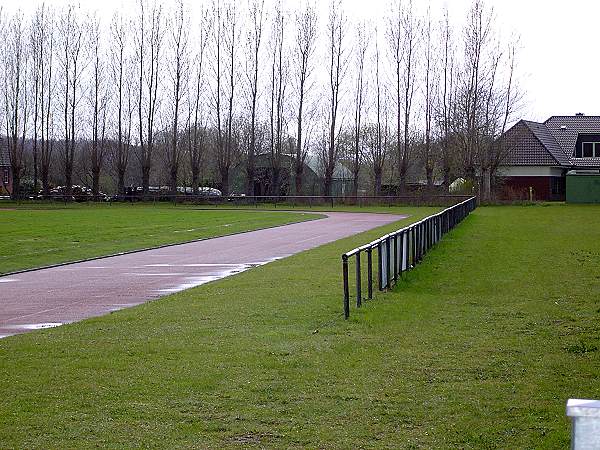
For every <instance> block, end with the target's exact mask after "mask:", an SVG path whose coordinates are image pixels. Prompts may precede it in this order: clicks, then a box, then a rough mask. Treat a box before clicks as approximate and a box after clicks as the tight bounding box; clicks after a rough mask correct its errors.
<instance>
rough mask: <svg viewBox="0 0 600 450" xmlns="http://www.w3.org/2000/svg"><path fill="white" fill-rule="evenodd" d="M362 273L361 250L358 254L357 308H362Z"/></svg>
mask: <svg viewBox="0 0 600 450" xmlns="http://www.w3.org/2000/svg"><path fill="white" fill-rule="evenodd" d="M361 278H362V277H361V271H360V250H359V251H358V253H357V254H356V306H357V307H358V308H360V307H361V306H362V286H361V281H362V279H361Z"/></svg>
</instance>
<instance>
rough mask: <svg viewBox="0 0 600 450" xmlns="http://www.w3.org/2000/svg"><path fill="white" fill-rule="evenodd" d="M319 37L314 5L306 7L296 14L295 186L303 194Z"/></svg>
mask: <svg viewBox="0 0 600 450" xmlns="http://www.w3.org/2000/svg"><path fill="white" fill-rule="evenodd" d="M316 38H317V14H316V11H315V9H314V7H313V6H311V5H306V7H305V8H304V9H303V10H302V11H301V12H299V13H298V14H297V15H296V47H295V61H296V82H297V89H298V114H297V116H296V121H297V127H296V129H297V131H296V157H295V159H294V188H295V193H296V195H301V194H302V175H303V173H304V163H305V161H306V157H307V155H308V148H307V145H306V142H305V141H306V139H304V141H303V137H304V136H303V119H304V107H305V102H306V96H307V94H308V89H309V87H310V84H309V78H310V76H311V74H312V72H313V69H314V66H313V64H312V58H313V54H314V51H315V43H316Z"/></svg>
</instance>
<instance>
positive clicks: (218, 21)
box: [213, 2, 239, 195]
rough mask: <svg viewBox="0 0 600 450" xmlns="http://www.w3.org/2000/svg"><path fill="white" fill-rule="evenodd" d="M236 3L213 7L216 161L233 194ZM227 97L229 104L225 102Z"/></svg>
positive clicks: (224, 188) (226, 191) (226, 188)
mask: <svg viewBox="0 0 600 450" xmlns="http://www.w3.org/2000/svg"><path fill="white" fill-rule="evenodd" d="M237 19H238V18H237V11H236V7H235V4H234V3H229V4H228V5H226V7H225V11H223V10H222V7H221V5H220V3H218V2H217V4H216V5H214V7H213V21H214V29H213V37H214V48H213V52H214V55H213V73H214V77H215V86H214V92H213V100H214V103H215V118H216V165H217V170H218V175H219V178H220V187H221V191H222V192H223V194H224V195H228V194H229V176H230V171H231V166H232V164H233V160H234V156H235V151H236V149H237V146H236V145H235V144H236V143H235V142H234V137H235V136H234V134H233V131H234V130H233V127H234V123H233V119H234V117H233V114H234V99H235V88H236V85H237V72H236V56H237V38H238V32H239V30H238V22H237ZM223 100H225V101H226V106H225V107H224V105H223Z"/></svg>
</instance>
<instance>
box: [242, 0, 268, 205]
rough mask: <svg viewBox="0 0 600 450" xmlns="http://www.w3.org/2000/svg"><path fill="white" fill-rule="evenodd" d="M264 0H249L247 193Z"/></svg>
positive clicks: (252, 157)
mask: <svg viewBox="0 0 600 450" xmlns="http://www.w3.org/2000/svg"><path fill="white" fill-rule="evenodd" d="M263 10H264V0H249V2H248V13H249V16H250V26H249V29H248V33H247V38H246V46H247V51H248V55H247V59H246V79H247V82H248V94H249V104H250V139H249V143H248V146H247V150H246V194H248V195H254V183H255V177H256V175H255V170H256V169H255V157H256V153H257V145H256V127H257V123H256V122H257V108H258V94H259V78H258V75H259V69H260V66H259V58H260V48H261V42H262V36H263V21H264V13H263Z"/></svg>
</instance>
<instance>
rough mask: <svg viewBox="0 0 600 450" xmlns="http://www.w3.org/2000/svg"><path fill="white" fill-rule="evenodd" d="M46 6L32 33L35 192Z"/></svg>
mask: <svg viewBox="0 0 600 450" xmlns="http://www.w3.org/2000/svg"><path fill="white" fill-rule="evenodd" d="M45 9H46V8H45V5H42V6H40V7H38V9H37V10H36V12H35V13H34V16H33V21H32V24H31V32H30V35H31V36H30V53H31V58H32V70H31V77H32V85H33V87H32V89H33V190H34V191H37V188H38V131H39V126H38V123H39V119H40V117H41V114H40V95H41V92H42V84H43V79H42V76H43V75H42V67H43V51H44V34H45V31H46V30H45V18H44V16H45V12H46V11H45Z"/></svg>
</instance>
